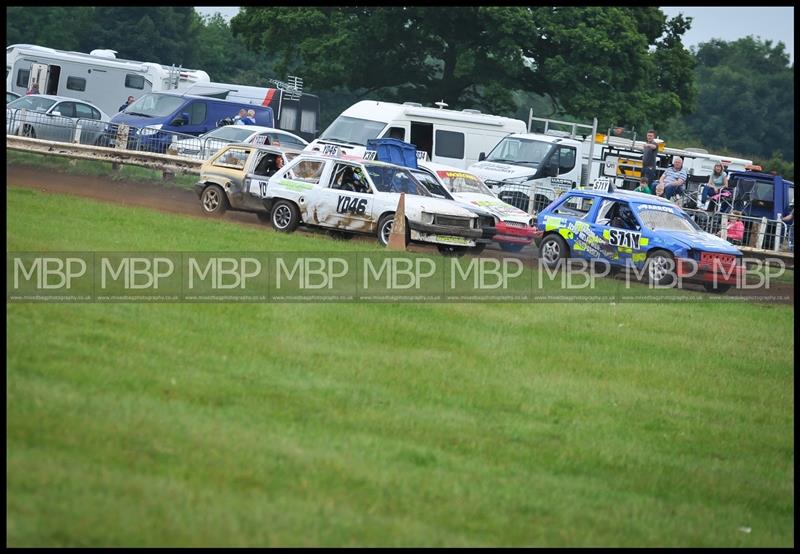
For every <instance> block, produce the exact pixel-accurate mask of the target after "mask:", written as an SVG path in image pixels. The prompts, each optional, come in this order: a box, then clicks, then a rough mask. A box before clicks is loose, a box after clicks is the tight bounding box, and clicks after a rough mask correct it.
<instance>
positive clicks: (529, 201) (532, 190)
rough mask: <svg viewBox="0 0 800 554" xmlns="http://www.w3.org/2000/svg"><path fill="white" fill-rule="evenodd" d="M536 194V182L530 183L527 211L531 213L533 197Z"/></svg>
mask: <svg viewBox="0 0 800 554" xmlns="http://www.w3.org/2000/svg"><path fill="white" fill-rule="evenodd" d="M535 196H536V183H534V184H533V185H531V190H530V194H529V195H528V213H529V214H531V215H533V208H534V203H533V199H534V197H535Z"/></svg>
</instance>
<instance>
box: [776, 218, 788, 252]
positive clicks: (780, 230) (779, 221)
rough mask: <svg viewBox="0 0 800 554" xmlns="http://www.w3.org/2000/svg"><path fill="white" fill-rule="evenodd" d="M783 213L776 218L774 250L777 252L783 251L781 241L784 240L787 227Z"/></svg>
mask: <svg viewBox="0 0 800 554" xmlns="http://www.w3.org/2000/svg"><path fill="white" fill-rule="evenodd" d="M782 215H783V214H781V213H778V216H777V217H776V218H775V245H774V248H773V250H774V251H775V252H780V249H781V241H782V240H783V233H784V230H783V227H785V225H786V224H785V223H784V222H783V221H782V219H781V218H782Z"/></svg>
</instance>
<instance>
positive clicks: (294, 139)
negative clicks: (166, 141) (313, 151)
mask: <svg viewBox="0 0 800 554" xmlns="http://www.w3.org/2000/svg"><path fill="white" fill-rule="evenodd" d="M235 142H246V143H250V144H269V145H271V146H277V147H279V148H289V149H291V150H302V149H303V148H305V147H306V145H307V144H308V142H307V141H306V140H305V139H302V138H300V137H298V136H297V135H294V134H292V133H290V132H288V131H281V130H280V129H274V128H272V127H262V126H260V125H225V126H223V127H218V128H216V129H214V130H213V131H210V132H208V133H205V134H203V135H200V136H199V137H197V138H187V139H182V140H178V141H175V142H173V143H172V144H171V145H170V146H169V148H167V153H168V154H174V155H177V156H189V157H192V158H199V159H201V160H205V159H208V158H209V157H211V155H212V154H214V153H215V152H216V151H217V150H219V149H220V148H222V147H223V146H225V145H226V144H232V143H235Z"/></svg>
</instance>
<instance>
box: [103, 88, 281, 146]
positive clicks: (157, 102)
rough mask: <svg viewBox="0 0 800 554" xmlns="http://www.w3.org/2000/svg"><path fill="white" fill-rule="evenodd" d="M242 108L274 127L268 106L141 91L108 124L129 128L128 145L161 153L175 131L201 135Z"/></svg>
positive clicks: (257, 122)
mask: <svg viewBox="0 0 800 554" xmlns="http://www.w3.org/2000/svg"><path fill="white" fill-rule="evenodd" d="M242 108H244V109H246V110H247V109H252V110H253V111H255V113H256V120H255V125H261V126H263V127H274V123H275V119H274V116H273V113H272V108H270V107H267V106H253V105H251V104H246V103H242V102H230V101H228V100H219V99H217V98H209V97H207V96H192V95H188V94H179V93H174V92H151V93H148V94H145V95H144V96H142V97H141V98H139V99H138V100H136V101H135V102H134V103H133V104H131V105H130V106H128V107H127V108H125V111H122V112H120V113H118V114H117V115H115V116H114V117H113V118H111V123H112V124H113V125H115V126H116V128H117V129H119V126H120V125H127V126H128V127H131V128H132V132H131V133H130V134H129V138H128V141H129V142H128V147H129V148H131V147H133V148H134V149H136V150H148V151H151V152H161V153H163V152H165V151H166V150H167V147H168V146H169V145H170V143H171V142H172V141H174V140H176V138H177V136H176V135H175V133H180V134H182V135H193V136H198V135H202V134H203V133H207V132H208V131H211V130H213V129H215V128H216V127H217V126H218V124H219V123H220V122H221V121H222V120H229V119H232V118H233V117H235V116H236V115H237V114H238V112H239V110H240V109H242ZM131 140H133V141H134V144H133V145H131V143H130V141H131Z"/></svg>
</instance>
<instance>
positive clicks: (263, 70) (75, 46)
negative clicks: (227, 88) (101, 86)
mask: <svg viewBox="0 0 800 554" xmlns="http://www.w3.org/2000/svg"><path fill="white" fill-rule="evenodd" d="M6 16H7V19H6V41H7V44H20V43H21V44H37V45H39V46H48V47H50V48H57V49H59V50H75V51H77V52H90V51H92V50H94V49H95V48H109V49H111V50H116V51H117V57H119V58H127V59H133V60H142V61H148V62H157V63H162V64H166V65H172V64H175V65H182V66H183V67H188V68H192V69H202V70H204V71H206V72H208V74H209V75H210V76H211V78H212V79H213V80H215V81H220V82H233V83H248V84H254V85H266V84H267V79H268V78H271V77H274V75H273V69H272V67H271V64H270V62H269V56H264V55H263V54H257V53H255V52H252V51H251V50H248V49H247V48H246V47H245V44H244V41H243V39H241V38H239V37H235V36H234V35H233V34H232V33H231V30H230V27H229V26H228V24H227V23H226V22H225V20H224V19H223V18H222V17H221V16H219V15H215V16H214V17H211V18H205V19H204V18H202V17H201V16H200V15H199V14H198V13H197V12H196V11H195V9H194V8H193V7H190V6H187V7H177V8H174V7H171V8H170V7H155V6H146V7H141V8H128V7H109V6H104V7H38V6H37V7H24V8H23V7H8V8H6Z"/></svg>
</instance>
